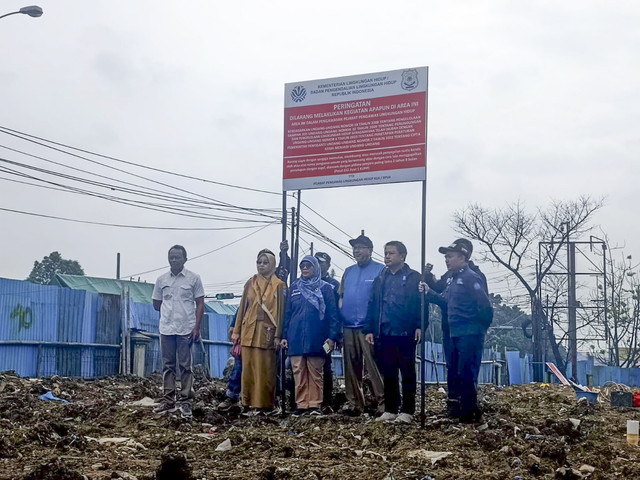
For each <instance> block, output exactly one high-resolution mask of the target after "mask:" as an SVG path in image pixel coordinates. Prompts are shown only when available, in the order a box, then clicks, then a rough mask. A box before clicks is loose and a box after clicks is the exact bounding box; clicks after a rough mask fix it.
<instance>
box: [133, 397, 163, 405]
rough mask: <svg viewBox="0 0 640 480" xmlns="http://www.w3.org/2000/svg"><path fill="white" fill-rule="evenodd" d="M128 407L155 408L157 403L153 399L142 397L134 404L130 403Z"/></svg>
mask: <svg viewBox="0 0 640 480" xmlns="http://www.w3.org/2000/svg"><path fill="white" fill-rule="evenodd" d="M128 405H131V406H135V407H155V406H157V405H158V402H156V401H155V400H154V399H153V398H149V397H144V398H141V399H140V400H137V401H135V402H131V403H129V404H128Z"/></svg>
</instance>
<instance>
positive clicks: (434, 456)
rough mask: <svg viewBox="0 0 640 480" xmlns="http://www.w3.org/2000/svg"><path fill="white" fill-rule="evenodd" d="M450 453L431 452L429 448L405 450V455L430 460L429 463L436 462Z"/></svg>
mask: <svg viewBox="0 0 640 480" xmlns="http://www.w3.org/2000/svg"><path fill="white" fill-rule="evenodd" d="M449 455H452V453H451V452H432V451H431V450H424V449H420V450H411V451H409V452H407V456H408V457H411V458H422V459H424V460H430V461H431V465H433V464H434V463H436V462H437V461H438V460H442V459H443V458H445V457H448V456H449Z"/></svg>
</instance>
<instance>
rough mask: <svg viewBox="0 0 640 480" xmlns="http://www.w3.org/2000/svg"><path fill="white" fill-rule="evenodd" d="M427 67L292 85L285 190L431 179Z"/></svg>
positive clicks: (288, 99) (289, 88)
mask: <svg viewBox="0 0 640 480" xmlns="http://www.w3.org/2000/svg"><path fill="white" fill-rule="evenodd" d="M427 87H428V70H427V68H426V67H420V68H410V69H404V70H394V71H389V72H379V73H371V74H366V75H355V76H350V77H339V78H331V79H323V80H312V81H307V82H296V83H288V84H286V85H285V111H284V113H285V115H284V116H285V118H284V170H283V190H285V191H287V190H304V189H313V188H328V187H342V186H352V185H370V184H377V183H397V182H410V181H416V180H425V175H426V157H427V91H428V90H427Z"/></svg>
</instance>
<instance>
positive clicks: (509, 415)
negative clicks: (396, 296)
mask: <svg viewBox="0 0 640 480" xmlns="http://www.w3.org/2000/svg"><path fill="white" fill-rule="evenodd" d="M46 392H52V393H53V394H54V395H55V396H57V397H59V398H64V399H67V400H68V401H69V403H62V402H56V401H44V400H40V399H38V396H39V395H41V394H44V393H46ZM223 392H224V384H223V383H222V382H220V381H214V382H211V383H210V382H205V381H202V380H200V381H199V382H198V388H197V394H196V402H195V404H194V417H193V419H192V420H191V421H184V420H182V419H180V418H179V416H165V417H159V418H158V417H156V416H155V415H154V414H153V413H152V409H151V407H149V406H145V405H144V404H145V403H146V402H148V399H147V400H145V401H142V402H140V400H143V399H145V397H149V398H157V397H158V396H159V394H160V381H159V378H153V379H139V378H108V379H102V380H97V381H82V380H76V379H69V378H59V377H53V378H46V379H23V378H19V377H17V376H15V375H13V374H11V373H9V372H5V373H3V374H0V478H14V479H34V480H35V479H62V480H76V479H78V480H79V479H83V478H89V479H107V478H110V479H117V478H122V479H134V478H135V479H140V480H142V479H155V478H160V479H182V478H193V479H197V478H207V479H233V480H241V479H351V480H356V479H366V480H371V479H425V480H427V479H435V480H445V479H496V480H503V479H534V478H535V479H580V478H589V479H640V447H636V446H630V445H628V444H627V442H626V439H625V434H626V421H627V420H628V419H636V420H637V419H639V418H640V409H632V408H626V409H612V408H611V407H610V406H609V404H608V403H598V404H597V405H591V404H588V403H586V402H585V401H580V402H577V401H576V399H575V394H574V393H573V391H572V390H570V389H569V388H568V387H562V386H555V385H554V386H546V385H540V384H531V385H524V386H517V387H505V388H498V387H492V386H483V387H482V394H483V405H484V408H485V412H486V413H485V418H484V422H483V423H481V424H476V425H460V424H457V423H454V422H451V421H449V420H447V419H446V418H444V417H443V416H442V415H441V412H442V410H443V409H444V405H445V395H444V393H442V392H439V391H438V388H437V387H429V388H428V401H427V418H426V428H425V429H424V430H423V429H421V428H420V424H419V421H416V423H415V424H413V425H395V424H380V423H378V422H374V421H373V420H372V419H371V418H370V417H368V416H361V417H356V418H350V417H345V416H342V415H338V414H334V415H327V416H322V417H298V418H291V417H284V418H283V417H242V416H225V415H219V414H218V412H217V411H216V409H215V408H214V407H215V404H216V403H217V402H219V401H220V400H222V399H223ZM136 402H137V403H138V404H136ZM140 403H142V405H141V404H140ZM229 446H230V448H229Z"/></svg>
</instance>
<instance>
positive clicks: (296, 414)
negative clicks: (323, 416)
mask: <svg viewBox="0 0 640 480" xmlns="http://www.w3.org/2000/svg"><path fill="white" fill-rule="evenodd" d="M306 413H307V410H306V409H304V408H296V409H295V410H294V411H293V413H292V414H291V416H292V417H301V416H302V415H305V414H306Z"/></svg>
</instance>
